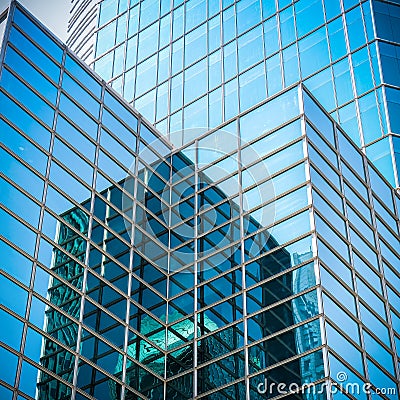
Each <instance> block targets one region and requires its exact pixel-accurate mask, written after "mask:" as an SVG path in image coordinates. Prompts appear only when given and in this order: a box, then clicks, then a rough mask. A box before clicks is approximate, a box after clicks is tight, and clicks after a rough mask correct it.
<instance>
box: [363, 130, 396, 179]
mask: <svg viewBox="0 0 400 400" xmlns="http://www.w3.org/2000/svg"><path fill="white" fill-rule="evenodd" d="M366 149H367V155H368V157H369V158H370V160H371V161H372V162H373V163H374V165H375V166H376V167H377V168H378V169H379V171H380V172H381V173H382V174H383V176H384V177H385V178H386V179H387V180H388V181H389V182H390V183H391V184H392V185H393V186H395V180H394V173H393V162H392V154H391V150H390V140H389V137H384V138H382V139H381V140H379V141H378V142H376V143H374V144H372V145H370V146H368V147H367V148H366Z"/></svg>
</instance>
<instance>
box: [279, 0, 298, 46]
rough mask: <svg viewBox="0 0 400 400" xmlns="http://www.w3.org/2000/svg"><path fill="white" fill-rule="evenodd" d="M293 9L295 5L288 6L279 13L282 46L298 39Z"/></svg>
mask: <svg viewBox="0 0 400 400" xmlns="http://www.w3.org/2000/svg"><path fill="white" fill-rule="evenodd" d="M293 11H294V10H293V7H288V8H286V9H285V10H283V11H281V12H280V13H279V21H280V31H281V46H282V47H286V46H287V45H289V44H290V43H292V42H294V41H295V40H296V32H295V27H294V16H293Z"/></svg>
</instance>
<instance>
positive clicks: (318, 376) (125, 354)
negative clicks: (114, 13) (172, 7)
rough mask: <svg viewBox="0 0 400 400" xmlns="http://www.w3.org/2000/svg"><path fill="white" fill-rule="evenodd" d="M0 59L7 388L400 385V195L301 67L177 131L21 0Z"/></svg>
mask: <svg viewBox="0 0 400 400" xmlns="http://www.w3.org/2000/svg"><path fill="white" fill-rule="evenodd" d="M279 3H280V5H281V6H282V7H284V5H286V3H287V2H284V1H280V2H279ZM283 3H285V4H283ZM149 4H151V2H149ZM238 4H239V3H238ZM296 4H297V3H296ZM226 6H228V5H227V4H226ZM224 7H225V6H224ZM182 11H183V10H182ZM185 12H187V10H186V11H185ZM147 13H148V14H147V15H148V18H150V20H151V18H153V17H154V16H155V15H156V14H154V10H151V9H149V10H148V11H147ZM243 13H244V14H243V15H247V14H246V13H245V11H243ZM182 15H184V14H182ZM189 15H190V14H189ZM193 15H200V11H196V12H194V11H193ZM232 15H235V14H229V13H227V16H226V18H227V23H226V25H225V27H226V29H229V26H231V25H229V18H233V17H232ZM250 15H253V14H252V13H250ZM193 18H194V17H193ZM196 21H197V20H193V21H192V24H193V26H196V24H197V22H196ZM244 21H247V22H246V23H245V22H244ZM251 23H252V22H251V20H250V19H249V18H246V19H245V20H243V24H244V27H243V28H242V29H243V30H244V31H246V29H247V28H246V26H248V25H249V24H250V25H251ZM246 24H247V25H246ZM232 26H234V27H235V28H234V29H238V28H236V26H237V23H235V24H233V25H232ZM182 29H183V28H182ZM195 29H196V28H195ZM178 39H179V38H178ZM193 40H195V39H193ZM183 48H184V47H182V49H183ZM146 49H147V48H146ZM142 51H143V50H142ZM147 51H150V50H147ZM177 53H179V51H178V50H177ZM138 54H139V53H138ZM174 54H175V53H174ZM181 54H183V53H181ZM250 54H252V53H251V52H250ZM182 56H183V55H182ZM150 57H151V56H150ZM0 62H1V64H0V104H1V108H0V135H1V136H0V160H1V162H0V182H1V190H0V214H1V221H2V223H1V226H0V247H1V256H2V257H1V261H0V281H1V282H0V285H1V291H0V316H1V317H0V318H1V323H0V352H1V366H0V394H1V396H0V397H1V399H12V400H17V399H18V400H19V399H40V400H42V399H48V400H59V399H98V400H107V399H110V400H117V399H118V400H122V399H152V400H161V399H165V400H167V399H168V400H170V399H178V400H181V399H194V398H195V399H207V400H208V399H210V400H211V399H213V400H222V399H241V398H243V399H247V400H253V399H256V400H261V399H265V398H271V399H272V398H275V397H279V398H282V397H284V398H287V399H303V400H332V399H334V400H338V399H354V398H356V399H368V400H372V399H377V398H382V399H388V398H389V399H398V398H399V397H398V390H399V387H398V385H399V384H398V382H399V368H398V366H399V346H400V324H399V321H400V304H399V299H400V292H399V282H400V270H399V266H400V262H399V261H400V246H399V227H400V224H399V211H400V197H399V196H398V194H397V193H396V191H395V190H394V189H393V188H392V186H391V185H390V184H389V183H388V182H387V181H386V180H385V179H384V178H383V176H382V174H381V173H380V172H378V170H377V168H376V167H375V166H374V165H373V163H372V162H371V161H369V160H368V159H367V157H366V156H365V154H363V153H362V152H361V151H360V150H359V148H358V147H357V146H356V145H354V143H353V141H352V140H351V137H350V136H348V135H347V134H346V133H345V132H344V131H343V129H342V127H341V126H340V125H339V124H338V123H337V122H335V120H334V119H333V118H332V117H331V116H330V115H329V114H328V113H327V112H326V111H324V109H323V108H322V107H321V106H320V104H319V103H318V102H317V100H316V99H315V98H314V97H313V95H312V94H311V92H310V91H309V90H308V89H307V88H306V87H305V86H304V85H302V84H300V85H292V86H291V87H289V88H287V89H286V90H284V91H282V92H279V93H277V94H275V95H271V96H270V98H269V99H267V100H265V99H264V100H263V101H261V102H260V104H258V105H257V106H256V107H253V106H251V105H250V104H247V106H249V107H251V108H250V109H249V110H246V111H243V112H241V111H240V110H237V111H236V112H235V113H234V114H232V115H231V117H230V119H229V121H227V122H226V123H220V124H216V127H215V129H212V130H204V131H200V130H199V129H192V130H185V132H184V136H183V139H184V140H183V142H181V143H180V146H179V147H178V146H175V147H174V146H173V145H172V144H171V143H170V142H168V141H167V140H166V139H165V138H164V137H163V135H161V134H160V133H159V132H158V131H157V130H156V129H155V128H154V127H152V125H151V124H149V123H148V122H147V121H146V120H145V119H144V118H143V117H142V116H141V114H139V113H138V112H136V111H135V110H134V109H133V108H131V107H130V105H129V103H128V102H127V101H126V100H124V99H123V98H122V97H121V96H119V95H118V94H117V92H116V91H115V90H113V89H112V88H111V87H110V86H109V85H107V84H106V83H105V82H104V81H103V80H101V79H100V78H99V77H98V76H97V75H96V74H95V73H93V72H92V71H91V69H89V68H88V67H86V66H85V65H84V64H83V63H82V62H81V61H80V60H79V59H78V58H77V57H76V56H75V55H74V54H73V53H72V52H71V51H70V50H69V49H68V48H67V47H66V46H65V45H64V44H62V43H61V42H59V41H58V40H57V39H56V38H55V37H54V36H53V35H52V34H51V33H50V32H48V31H46V30H45V29H44V28H43V27H42V26H41V25H40V24H39V23H38V22H37V21H36V20H35V19H34V18H33V17H32V16H31V15H29V14H28V13H27V12H26V11H25V10H24V9H23V8H22V7H21V6H20V5H19V4H18V3H16V2H13V3H12V5H11V7H10V9H9V12H8V18H7V25H6V29H5V36H4V41H3V46H2V50H1V59H0ZM227 65H230V64H227ZM232 65H233V64H232ZM143 79H145V78H144V77H143ZM146 79H147V78H146ZM149 79H150V78H149ZM196 81H197V80H196ZM137 82H140V81H137ZM200 82H201V80H200ZM256 87H258V85H256ZM232 93H233V94H234V96H236V91H235V90H234V91H233V92H232ZM177 98H178V97H177ZM160 101H161V100H160ZM156 104H157V105H158V101H157V103H156ZM195 111H196V112H201V109H200V108H199V107H197V106H196V108H195V110H194V111H193V112H195ZM231 111H232V110H231ZM193 128H196V127H193ZM178 137H179V138H182V135H178ZM348 385H350V387H349V386H348ZM307 387H309V388H308V389H307ZM365 388H367V390H365ZM357 390H358V392H357ZM346 393H347V394H346Z"/></svg>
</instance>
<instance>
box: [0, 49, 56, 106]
mask: <svg viewBox="0 0 400 400" xmlns="http://www.w3.org/2000/svg"><path fill="white" fill-rule="evenodd" d="M5 63H6V64H7V65H9V66H10V67H11V69H12V70H13V71H15V72H16V73H17V74H18V75H19V76H21V77H22V78H23V79H25V81H27V82H28V83H29V84H30V85H31V86H32V87H34V88H35V89H36V90H37V91H38V92H39V93H40V94H42V95H43V96H45V97H46V98H47V99H48V100H49V101H50V102H52V103H53V104H54V103H55V101H56V98H57V88H56V87H55V86H54V85H53V84H51V83H50V82H49V81H48V80H47V79H46V78H45V77H44V76H43V75H42V74H41V73H39V72H38V71H37V70H36V69H35V68H33V67H32V66H31V65H30V64H29V63H28V62H27V61H25V59H24V58H22V57H21V56H20V55H19V54H18V53H17V52H16V51H15V50H14V49H13V48H11V47H8V48H7V53H6V60H5Z"/></svg>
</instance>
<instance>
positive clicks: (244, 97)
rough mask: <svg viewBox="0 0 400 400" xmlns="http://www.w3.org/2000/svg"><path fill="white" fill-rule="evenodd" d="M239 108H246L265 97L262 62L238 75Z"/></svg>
mask: <svg viewBox="0 0 400 400" xmlns="http://www.w3.org/2000/svg"><path fill="white" fill-rule="evenodd" d="M239 88H240V108H241V110H242V111H244V110H247V109H248V108H250V107H251V106H253V105H254V104H257V103H258V102H260V101H262V100H264V99H265V98H266V81H265V71H264V63H261V64H258V65H257V66H255V67H253V68H252V69H250V70H249V71H247V72H245V73H243V74H241V75H240V76H239Z"/></svg>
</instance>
